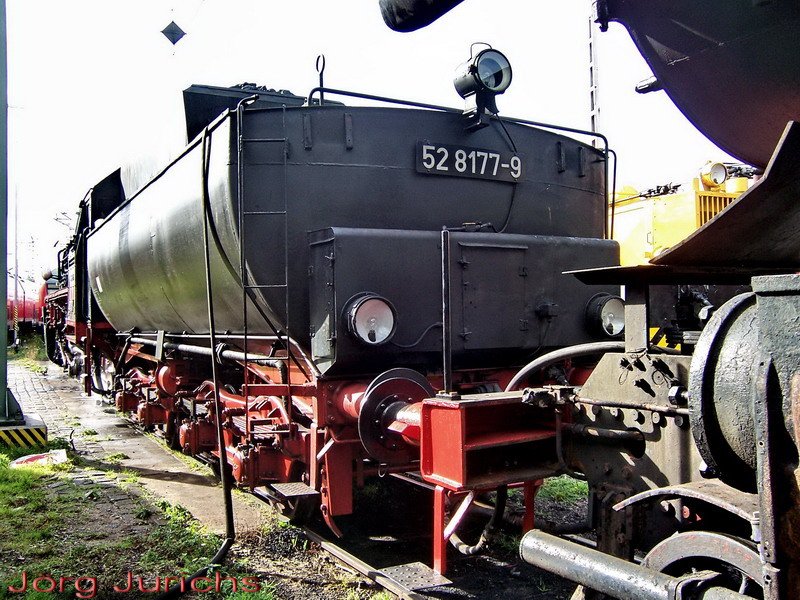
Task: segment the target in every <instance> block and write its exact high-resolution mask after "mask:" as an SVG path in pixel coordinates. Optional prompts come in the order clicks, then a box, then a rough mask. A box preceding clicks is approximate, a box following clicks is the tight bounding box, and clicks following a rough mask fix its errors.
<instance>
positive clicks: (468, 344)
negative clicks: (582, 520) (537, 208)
mask: <svg viewBox="0 0 800 600" xmlns="http://www.w3.org/2000/svg"><path fill="white" fill-rule="evenodd" d="M440 240H441V236H440V234H439V233H438V232H435V231H414V230H402V229H395V230H389V229H366V228H365V229H354V228H333V229H325V230H322V231H319V232H315V233H313V234H311V236H310V246H311V277H310V279H309V295H310V299H311V305H310V310H311V321H310V328H311V332H312V335H313V337H312V340H311V350H312V355H313V358H314V360H315V361H316V362H317V364H318V366H319V368H320V369H321V370H323V371H326V370H327V369H329V368H330V367H331V366H332V365H333V363H334V362H335V363H336V367H337V368H338V369H343V368H350V369H358V368H360V369H364V370H367V372H369V370H371V369H373V370H381V369H384V368H387V367H386V365H387V364H393V363H395V362H396V363H397V364H404V365H408V366H412V365H413V366H415V368H418V369H420V370H425V368H426V366H427V365H430V364H431V363H432V362H433V364H436V365H437V366H439V364H440V361H441V359H440V358H439V356H440V353H441V348H442V329H441V325H442V300H441V298H442V295H441V294H442V292H441V267H440V264H441V263H440V260H441V259H440V247H439V244H440ZM450 240H451V241H450V245H451V254H450V271H451V285H450V304H451V323H452V330H451V335H450V338H451V349H452V356H453V366H454V368H464V367H489V366H503V365H508V364H519V363H520V362H522V358H521V357H523V356H525V357H527V356H529V355H531V354H532V353H534V352H536V351H537V350H541V349H544V348H552V347H563V346H568V345H572V344H576V343H583V342H589V341H594V340H596V339H598V338H597V337H596V335H595V334H594V333H592V331H591V330H590V328H589V327H587V324H586V322H585V311H586V306H587V305H588V303H589V301H590V299H591V298H592V297H593V296H594V295H595V294H597V293H598V292H609V293H615V292H617V291H618V290H617V288H614V287H613V286H607V287H600V288H598V287H590V286H586V285H583V284H581V283H580V282H578V281H577V280H576V279H575V278H573V277H571V276H568V275H563V274H562V273H563V271H565V270H568V269H569V268H570V265H573V264H577V263H580V264H590V263H595V264H613V263H614V262H617V259H618V254H617V246H616V244H615V243H614V242H612V241H609V240H600V239H590V238H575V237H567V236H560V237H556V236H538V235H521V234H496V233H469V232H451V233H450ZM365 286H366V287H365ZM364 291H368V292H372V293H375V294H377V295H379V296H381V297H384V298H386V299H387V300H388V301H389V302H391V303H392V305H393V306H394V307H395V309H396V310H397V330H396V333H395V335H394V337H393V338H392V339H391V340H390V341H388V342H387V343H385V344H383V345H381V346H380V348H379V349H376V348H372V347H367V346H365V345H364V344H361V343H359V342H358V340H356V338H355V337H354V336H353V335H351V334H350V333H349V331H348V330H347V326H346V323H345V319H343V318H342V314H343V312H344V311H345V309H346V307H347V306H348V305H349V303H350V301H351V300H352V299H353V297H354V296H356V295H357V294H359V293H361V292H364ZM545 307H546V308H545ZM604 339H608V338H604Z"/></svg>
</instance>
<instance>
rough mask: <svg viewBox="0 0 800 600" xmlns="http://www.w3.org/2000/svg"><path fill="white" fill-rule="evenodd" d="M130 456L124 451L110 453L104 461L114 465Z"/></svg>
mask: <svg viewBox="0 0 800 600" xmlns="http://www.w3.org/2000/svg"><path fill="white" fill-rule="evenodd" d="M128 458H130V456H128V455H127V454H125V453H124V452H114V453H113V454H109V455H108V456H106V457H105V458H104V459H103V462H107V463H109V464H112V465H118V464H119V463H121V462H122V461H123V460H126V459H128Z"/></svg>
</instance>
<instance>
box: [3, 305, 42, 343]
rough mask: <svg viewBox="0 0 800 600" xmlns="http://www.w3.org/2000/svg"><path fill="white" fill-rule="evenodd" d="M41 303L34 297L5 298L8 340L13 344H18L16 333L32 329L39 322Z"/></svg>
mask: <svg viewBox="0 0 800 600" xmlns="http://www.w3.org/2000/svg"><path fill="white" fill-rule="evenodd" d="M41 306H42V305H41V304H39V302H38V301H37V300H36V299H34V298H26V297H25V296H23V297H22V298H19V299H17V301H16V302H15V301H14V298H8V299H6V327H7V328H8V340H9V342H10V343H13V344H14V345H15V346H16V345H18V341H19V340H18V333H19V332H21V331H33V330H34V329H36V328H37V327H39V325H40V322H41Z"/></svg>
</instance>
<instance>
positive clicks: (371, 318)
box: [352, 298, 394, 344]
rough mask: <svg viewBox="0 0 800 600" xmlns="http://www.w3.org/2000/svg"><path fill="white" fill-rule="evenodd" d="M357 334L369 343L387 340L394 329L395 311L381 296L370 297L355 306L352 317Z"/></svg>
mask: <svg viewBox="0 0 800 600" xmlns="http://www.w3.org/2000/svg"><path fill="white" fill-rule="evenodd" d="M352 324H353V327H354V328H355V334H356V335H357V336H358V337H359V339H361V340H362V341H363V342H366V343H368V344H380V343H383V342H385V341H386V340H387V339H389V337H390V336H391V335H392V332H393V331H394V312H393V311H392V308H391V307H390V306H389V305H388V304H387V303H386V302H384V301H383V300H381V299H379V298H369V299H368V300H365V301H363V302H361V303H359V304H358V306H357V307H355V314H354V315H353V319H352Z"/></svg>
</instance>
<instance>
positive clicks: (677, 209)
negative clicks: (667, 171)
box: [609, 162, 756, 266]
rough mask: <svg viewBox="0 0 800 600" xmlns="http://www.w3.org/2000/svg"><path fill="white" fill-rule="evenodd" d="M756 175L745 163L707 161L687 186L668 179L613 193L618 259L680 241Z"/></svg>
mask: <svg viewBox="0 0 800 600" xmlns="http://www.w3.org/2000/svg"><path fill="white" fill-rule="evenodd" d="M755 175H756V171H755V169H753V168H752V167H748V166H747V165H738V164H737V165H733V164H728V165H726V164H723V163H711V162H709V163H707V164H706V165H704V166H703V168H702V169H701V171H700V174H699V175H698V176H697V177H695V178H694V179H693V181H692V184H691V189H685V190H681V188H682V187H684V186H682V185H681V184H678V185H673V184H667V185H663V186H658V187H656V188H653V189H650V190H647V191H645V192H642V193H638V192H637V191H636V190H634V189H633V188H630V187H626V188H623V189H622V190H620V191H618V192H616V193H615V194H614V203H613V206H612V208H611V214H610V215H609V217H610V219H611V222H612V230H611V231H612V236H613V238H614V239H615V240H617V241H618V242H619V245H620V262H621V264H622V265H623V266H628V265H639V264H644V263H647V262H649V261H650V259H651V258H653V257H655V256H658V255H659V254H660V253H662V252H664V251H665V250H666V249H667V248H670V247H671V246H674V245H675V244H677V243H678V242H680V241H682V240H683V239H685V238H686V237H687V236H688V235H689V234H691V233H692V232H694V231H695V230H696V229H698V228H699V227H700V226H701V225H703V224H704V223H706V222H707V221H710V220H711V219H712V218H714V217H715V216H716V215H717V213H719V212H721V211H722V210H723V209H724V208H726V207H727V206H728V205H729V204H730V203H731V202H733V201H734V200H735V199H736V198H738V197H739V195H740V194H741V193H742V192H744V191H746V190H747V189H748V188H749V187H750V184H751V183H752V181H753V179H754V177H755ZM686 187H688V186H686Z"/></svg>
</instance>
